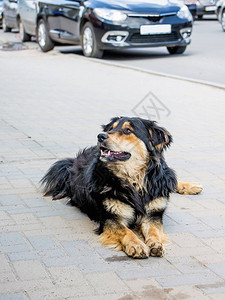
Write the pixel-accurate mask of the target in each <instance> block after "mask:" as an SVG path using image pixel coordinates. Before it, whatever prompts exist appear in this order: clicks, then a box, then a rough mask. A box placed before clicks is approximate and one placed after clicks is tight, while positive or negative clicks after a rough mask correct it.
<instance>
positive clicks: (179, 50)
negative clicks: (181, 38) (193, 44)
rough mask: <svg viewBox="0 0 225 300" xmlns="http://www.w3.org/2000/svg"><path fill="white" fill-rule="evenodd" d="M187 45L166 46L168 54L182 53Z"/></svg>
mask: <svg viewBox="0 0 225 300" xmlns="http://www.w3.org/2000/svg"><path fill="white" fill-rule="evenodd" d="M186 48H187V46H176V47H167V50H168V51H169V53H170V54H172V55H173V54H183V53H184V51H185V50H186Z"/></svg>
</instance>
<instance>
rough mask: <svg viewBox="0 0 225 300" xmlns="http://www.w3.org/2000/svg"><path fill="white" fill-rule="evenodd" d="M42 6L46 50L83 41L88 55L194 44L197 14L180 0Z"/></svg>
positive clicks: (41, 39)
mask: <svg viewBox="0 0 225 300" xmlns="http://www.w3.org/2000/svg"><path fill="white" fill-rule="evenodd" d="M38 10H39V11H38V16H37V36H38V43H39V46H40V48H41V50H42V51H44V52H46V51H49V50H51V49H53V47H54V45H55V43H60V44H70V45H71V44H81V45H82V49H83V53H84V55H85V56H88V57H101V56H102V55H103V51H104V50H106V49H115V48H117V49H118V48H128V47H130V48H131V47H161V46H165V47H167V49H168V51H169V53H171V54H181V53H183V52H184V51H185V49H186V47H187V45H189V44H190V42H191V32H192V23H193V18H192V15H191V13H190V11H189V10H188V8H187V6H186V5H184V4H183V2H181V1H177V0H120V1H118V0H44V1H43V0H41V1H39V4H38Z"/></svg>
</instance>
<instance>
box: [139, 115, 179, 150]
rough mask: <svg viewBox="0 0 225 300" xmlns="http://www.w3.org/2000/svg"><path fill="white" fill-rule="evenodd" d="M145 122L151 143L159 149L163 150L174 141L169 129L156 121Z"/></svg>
mask: <svg viewBox="0 0 225 300" xmlns="http://www.w3.org/2000/svg"><path fill="white" fill-rule="evenodd" d="M144 124H145V127H146V128H147V130H148V132H149V135H150V144H151V145H152V146H153V147H154V148H155V149H157V150H158V151H160V152H161V151H162V150H164V149H166V148H167V147H169V146H170V144H171V143H172V142H173V138H172V135H171V134H170V133H169V131H167V130H166V129H165V128H163V127H160V126H158V124H157V123H156V122H155V121H149V120H144Z"/></svg>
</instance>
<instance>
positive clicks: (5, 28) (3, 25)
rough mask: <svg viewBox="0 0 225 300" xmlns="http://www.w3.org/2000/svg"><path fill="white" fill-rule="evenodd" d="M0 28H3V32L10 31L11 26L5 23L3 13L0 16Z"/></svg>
mask: <svg viewBox="0 0 225 300" xmlns="http://www.w3.org/2000/svg"><path fill="white" fill-rule="evenodd" d="M2 29H3V31H4V32H10V31H11V28H10V27H8V26H7V25H6V22H5V17H4V15H3V16H2Z"/></svg>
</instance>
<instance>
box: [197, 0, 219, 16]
mask: <svg viewBox="0 0 225 300" xmlns="http://www.w3.org/2000/svg"><path fill="white" fill-rule="evenodd" d="M217 1H218V0H198V1H197V16H198V18H199V19H202V18H203V16H204V15H213V14H215V13H216V2H217Z"/></svg>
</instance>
